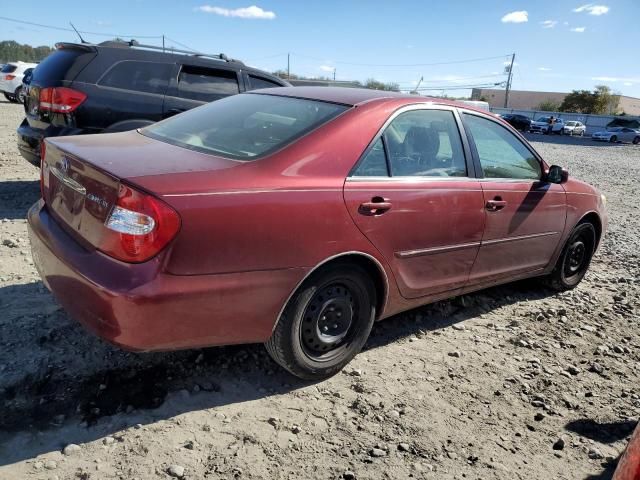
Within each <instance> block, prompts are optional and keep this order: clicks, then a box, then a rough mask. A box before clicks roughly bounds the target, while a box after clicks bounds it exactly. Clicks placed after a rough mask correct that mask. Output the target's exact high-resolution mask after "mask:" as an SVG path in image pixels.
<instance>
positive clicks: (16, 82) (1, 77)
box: [0, 62, 37, 103]
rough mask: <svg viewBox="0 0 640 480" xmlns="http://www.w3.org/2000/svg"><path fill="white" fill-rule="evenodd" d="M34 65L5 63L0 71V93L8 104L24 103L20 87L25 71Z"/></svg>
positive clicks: (34, 65) (34, 64)
mask: <svg viewBox="0 0 640 480" xmlns="http://www.w3.org/2000/svg"><path fill="white" fill-rule="evenodd" d="M36 65H37V64H36V63H26V62H12V63H7V64H6V65H5V66H4V67H2V70H0V91H1V92H2V93H4V96H5V98H6V99H7V100H9V101H10V102H20V103H23V101H24V89H23V87H22V78H23V77H24V72H25V70H27V69H29V68H35V67H36Z"/></svg>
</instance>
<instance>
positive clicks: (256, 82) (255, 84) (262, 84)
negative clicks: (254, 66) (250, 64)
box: [249, 75, 282, 90]
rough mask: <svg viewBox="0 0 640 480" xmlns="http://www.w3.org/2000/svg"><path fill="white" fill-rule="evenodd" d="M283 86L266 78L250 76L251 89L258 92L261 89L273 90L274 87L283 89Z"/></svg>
mask: <svg viewBox="0 0 640 480" xmlns="http://www.w3.org/2000/svg"><path fill="white" fill-rule="evenodd" d="M281 86H282V85H280V84H278V83H276V82H274V81H271V80H267V79H266V78H261V77H254V76H253V75H249V89H250V90H258V89H260V88H273V87H281Z"/></svg>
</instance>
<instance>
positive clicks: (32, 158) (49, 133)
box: [17, 118, 86, 167]
mask: <svg viewBox="0 0 640 480" xmlns="http://www.w3.org/2000/svg"><path fill="white" fill-rule="evenodd" d="M17 133H18V151H19V152H20V154H21V155H22V156H23V157H24V158H25V159H26V160H27V162H29V163H31V164H32V165H35V166H36V167H40V143H41V142H42V140H43V139H44V138H47V137H60V136H66V135H80V134H83V133H86V132H85V131H84V130H82V129H80V128H60V127H55V126H53V125H49V126H48V127H47V128H46V129H41V128H33V127H32V126H31V125H29V122H28V121H27V119H26V118H25V119H24V120H22V123H21V124H20V126H19V127H18V132H17Z"/></svg>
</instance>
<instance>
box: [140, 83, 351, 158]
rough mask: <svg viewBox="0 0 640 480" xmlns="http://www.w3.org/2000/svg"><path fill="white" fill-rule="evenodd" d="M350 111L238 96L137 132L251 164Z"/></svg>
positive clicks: (281, 99)
mask: <svg viewBox="0 0 640 480" xmlns="http://www.w3.org/2000/svg"><path fill="white" fill-rule="evenodd" d="M348 108H349V107H347V106H345V105H336V104H333V103H326V102H318V101H315V100H305V99H300V98H290V97H280V96H275V95H256V94H242V95H234V96H231V97H227V98H224V99H222V100H218V101H216V102H212V103H209V104H207V105H203V106H201V107H198V108H195V109H193V110H189V111H187V112H185V113H183V114H181V115H178V116H176V117H173V118H170V119H167V120H164V121H162V122H159V123H156V124H154V125H151V126H149V127H146V128H144V129H142V130H141V133H142V134H143V135H146V136H149V137H151V138H155V139H157V140H161V141H164V142H167V143H170V144H173V145H177V146H180V147H184V148H189V149H191V150H197V151H199V152H204V153H211V154H215V155H219V156H222V157H227V158H233V159H236V160H254V159H256V158H258V157H260V156H264V155H267V154H269V153H271V152H274V151H276V150H278V149H280V148H282V147H284V146H286V145H288V144H290V143H292V142H293V141H294V140H296V139H298V138H300V137H301V136H303V135H305V134H306V133H308V132H310V131H312V130H314V129H316V128H317V127H319V126H320V125H322V124H323V123H325V122H328V121H329V120H331V119H333V118H335V117H336V116H338V115H339V114H340V113H342V112H344V111H345V110H347V109H348Z"/></svg>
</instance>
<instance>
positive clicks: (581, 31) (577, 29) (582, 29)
mask: <svg viewBox="0 0 640 480" xmlns="http://www.w3.org/2000/svg"><path fill="white" fill-rule="evenodd" d="M586 29H587V27H575V28H572V29H571V31H572V32H575V33H583V32H584V31H585V30H586Z"/></svg>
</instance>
